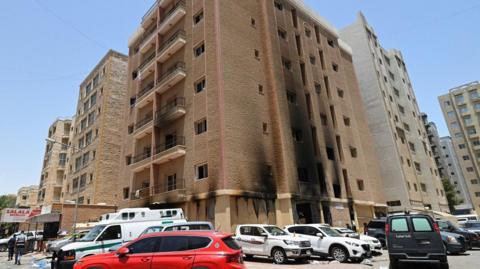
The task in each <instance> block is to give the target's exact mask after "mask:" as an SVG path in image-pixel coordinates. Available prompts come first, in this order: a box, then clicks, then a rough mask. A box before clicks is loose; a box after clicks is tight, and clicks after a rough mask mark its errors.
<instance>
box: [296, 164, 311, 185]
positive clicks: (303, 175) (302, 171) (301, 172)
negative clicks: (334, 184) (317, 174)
mask: <svg viewBox="0 0 480 269" xmlns="http://www.w3.org/2000/svg"><path fill="white" fill-rule="evenodd" d="M297 174H298V180H299V181H303V182H308V181H310V179H309V177H308V169H307V168H304V167H298V168H297Z"/></svg>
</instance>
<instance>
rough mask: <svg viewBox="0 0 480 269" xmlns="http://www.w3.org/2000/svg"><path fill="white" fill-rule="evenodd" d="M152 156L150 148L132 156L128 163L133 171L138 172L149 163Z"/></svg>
mask: <svg viewBox="0 0 480 269" xmlns="http://www.w3.org/2000/svg"><path fill="white" fill-rule="evenodd" d="M151 157H152V152H151V150H148V151H144V152H142V153H140V154H137V155H135V156H133V157H132V163H131V164H130V165H131V167H132V171H133V172H138V171H141V170H143V169H144V168H146V167H148V166H149V165H150V160H151Z"/></svg>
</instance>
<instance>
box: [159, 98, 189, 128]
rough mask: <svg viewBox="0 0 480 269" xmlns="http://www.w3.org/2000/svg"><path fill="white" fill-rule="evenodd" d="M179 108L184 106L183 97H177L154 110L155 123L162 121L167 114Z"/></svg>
mask: <svg viewBox="0 0 480 269" xmlns="http://www.w3.org/2000/svg"><path fill="white" fill-rule="evenodd" d="M180 108H185V98H184V97H177V98H175V99H174V100H173V101H171V102H170V103H168V104H166V105H165V106H163V107H162V108H160V109H159V110H158V111H157V112H155V123H157V124H158V123H160V122H162V121H163V120H164V119H165V118H166V117H167V116H168V115H170V114H171V113H172V112H175V111H176V110H178V109H180Z"/></svg>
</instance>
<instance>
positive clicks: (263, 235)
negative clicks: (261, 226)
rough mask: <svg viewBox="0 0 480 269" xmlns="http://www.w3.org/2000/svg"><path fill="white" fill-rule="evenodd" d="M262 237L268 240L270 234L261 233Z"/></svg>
mask: <svg viewBox="0 0 480 269" xmlns="http://www.w3.org/2000/svg"><path fill="white" fill-rule="evenodd" d="M260 236H262V237H265V238H267V237H268V234H267V233H261V234H260Z"/></svg>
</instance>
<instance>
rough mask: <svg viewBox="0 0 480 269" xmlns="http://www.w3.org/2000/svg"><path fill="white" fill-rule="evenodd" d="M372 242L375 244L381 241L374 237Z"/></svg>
mask: <svg viewBox="0 0 480 269" xmlns="http://www.w3.org/2000/svg"><path fill="white" fill-rule="evenodd" d="M372 242H373V243H374V244H378V243H380V241H378V240H377V239H373V240H372Z"/></svg>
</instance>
